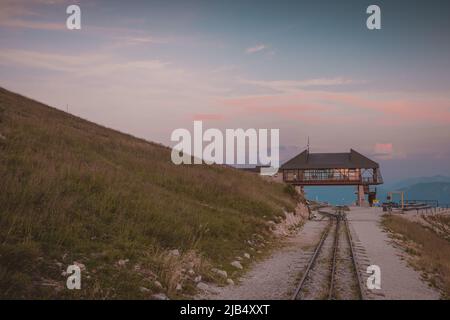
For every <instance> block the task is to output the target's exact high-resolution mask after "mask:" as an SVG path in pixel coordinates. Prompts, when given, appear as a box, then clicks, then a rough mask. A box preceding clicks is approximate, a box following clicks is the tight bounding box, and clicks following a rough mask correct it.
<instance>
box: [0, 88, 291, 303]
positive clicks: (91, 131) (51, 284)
mask: <svg viewBox="0 0 450 320" xmlns="http://www.w3.org/2000/svg"><path fill="white" fill-rule="evenodd" d="M0 135H1V136H0V181H1V183H0V296H2V297H18V298H31V297H39V298H46V297H66V298H67V297H68V298H71V297H88V298H136V297H138V298H139V297H140V298H145V297H147V296H148V295H149V294H150V293H152V292H155V291H157V290H159V289H158V288H155V287H154V280H155V279H158V281H160V282H162V285H163V287H164V289H163V290H164V291H165V292H166V293H168V294H169V295H175V290H174V287H175V285H176V283H177V282H178V281H181V280H180V279H182V277H183V275H182V273H183V270H181V267H180V266H183V268H185V267H186V266H187V267H188V268H192V269H194V271H195V272H196V273H200V274H203V275H204V277H206V278H208V277H213V276H212V275H211V274H208V271H207V270H208V269H209V266H210V265H214V266H219V267H223V268H224V269H225V270H227V269H228V270H229V262H230V259H233V257H234V256H236V255H237V254H242V252H243V251H244V250H248V248H246V246H247V244H246V243H245V242H246V241H247V240H248V239H250V238H251V237H252V236H253V237H256V235H255V234H258V235H262V236H263V237H266V238H267V237H270V232H269V227H268V223H267V222H268V220H273V219H276V218H277V216H281V215H283V209H286V210H289V211H292V210H293V209H294V207H295V205H296V200H298V199H295V198H294V196H293V195H292V192H289V191H291V190H286V188H284V187H283V185H281V184H277V183H269V182H267V181H264V180H263V179H261V178H260V177H258V176H255V175H253V174H251V173H246V172H241V171H238V170H235V169H232V168H225V167H221V166H199V165H192V166H175V165H173V164H172V163H171V161H170V149H169V148H166V147H163V146H160V145H157V144H154V143H149V142H147V141H144V140H141V139H137V138H134V137H132V136H129V135H126V134H123V133H120V132H117V131H114V130H110V129H107V128H104V127H101V126H99V125H96V124H93V123H90V122H88V121H85V120H82V119H80V118H77V117H75V116H72V115H69V114H66V113H64V112H61V111H59V110H56V109H53V108H51V107H48V106H46V105H43V104H41V103H38V102H36V101H33V100H31V99H28V98H25V97H23V96H20V95H17V94H14V93H12V92H9V91H7V90H5V89H2V88H0ZM171 249H178V250H179V251H180V252H181V254H180V255H177V254H176V253H175V254H172V255H171V254H169V250H171ZM74 261H76V262H78V263H80V265H81V264H82V265H84V266H85V268H86V271H83V278H82V290H74V291H69V290H67V289H66V288H65V281H66V277H63V276H62V275H61V272H63V271H64V270H65V268H67V265H69V264H72V263H73V262H74ZM84 266H82V269H83V270H84ZM229 271H231V270H229ZM142 286H143V287H146V288H147V289H149V291H148V290H146V289H145V290H144V289H142V288H141V289H139V288H140V287H142ZM185 286H187V287H189V286H190V284H189V283H187V284H186V285H185ZM192 286H193V285H192Z"/></svg>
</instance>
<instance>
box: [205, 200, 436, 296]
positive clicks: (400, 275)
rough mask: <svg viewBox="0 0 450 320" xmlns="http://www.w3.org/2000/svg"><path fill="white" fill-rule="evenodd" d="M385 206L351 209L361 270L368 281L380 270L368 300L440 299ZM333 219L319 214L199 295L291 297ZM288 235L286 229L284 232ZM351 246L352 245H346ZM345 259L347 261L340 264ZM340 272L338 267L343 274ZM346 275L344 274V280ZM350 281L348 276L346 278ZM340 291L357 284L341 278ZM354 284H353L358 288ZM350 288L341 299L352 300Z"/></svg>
mask: <svg viewBox="0 0 450 320" xmlns="http://www.w3.org/2000/svg"><path fill="white" fill-rule="evenodd" d="M381 215H382V211H381V209H377V208H357V207H352V208H351V211H350V212H349V213H348V219H349V226H350V230H351V235H352V238H353V244H354V247H355V251H356V256H357V262H358V266H359V268H358V270H359V272H360V275H361V277H362V279H363V282H364V283H366V281H367V278H368V276H369V274H368V273H367V272H366V269H367V267H368V266H370V265H377V266H379V267H380V269H381V289H372V290H369V289H366V292H365V294H366V296H367V298H368V299H439V298H440V294H439V292H438V291H437V290H436V289H433V288H431V287H430V286H429V285H428V284H427V283H426V282H425V281H423V280H422V279H421V277H420V274H419V273H418V272H417V271H415V270H414V269H412V268H411V267H410V266H408V264H407V262H406V261H405V260H404V258H403V255H404V253H403V252H402V251H401V249H399V248H396V247H394V246H393V244H392V242H391V240H390V239H389V237H388V235H387V234H386V233H385V232H384V230H383V228H382V227H381V225H380V219H381ZM327 224H328V220H327V219H321V216H320V215H317V218H316V220H311V221H309V220H308V221H306V222H305V223H304V224H303V226H302V227H301V228H299V229H298V230H296V231H295V232H294V233H292V234H291V235H289V236H287V237H285V238H283V240H281V241H282V245H281V246H280V248H279V249H277V250H275V251H274V252H273V253H272V254H271V255H270V256H269V257H268V258H266V259H264V260H263V261H259V262H256V263H254V264H253V265H252V267H251V268H250V269H249V271H248V272H246V273H245V275H244V276H242V277H241V278H240V279H236V280H237V281H235V283H236V284H232V285H228V286H224V287H220V286H215V285H209V286H208V287H206V288H205V290H204V291H203V292H202V294H200V295H198V296H196V298H197V299H240V300H248V299H290V298H291V297H292V294H293V292H294V290H295V288H296V286H297V284H298V282H299V280H300V276H301V274H302V272H303V270H304V268H305V267H306V265H307V263H308V261H309V258H310V257H311V254H312V252H313V250H314V247H315V245H316V244H317V243H318V241H319V239H320V236H321V234H322V232H323V230H324V228H325V227H326V225H327ZM283 232H284V233H283V234H286V231H285V230H284V231H283ZM342 250H348V248H342ZM345 265H348V264H346V263H345V262H342V263H341V264H340V266H339V268H341V267H344V266H345ZM339 274H340V271H339V269H338V275H339ZM341 280H342V279H341ZM344 282H345V281H344ZM338 283H339V285H338V286H339V287H340V288H341V291H342V290H343V291H347V290H351V289H352V287H353V285H354V282H353V284H349V285H346V284H345V283H342V281H340V282H339V281H338ZM353 289H354V288H353ZM351 296H352V295H348V294H345V292H343V293H341V294H340V295H338V298H341V299H349V298H351Z"/></svg>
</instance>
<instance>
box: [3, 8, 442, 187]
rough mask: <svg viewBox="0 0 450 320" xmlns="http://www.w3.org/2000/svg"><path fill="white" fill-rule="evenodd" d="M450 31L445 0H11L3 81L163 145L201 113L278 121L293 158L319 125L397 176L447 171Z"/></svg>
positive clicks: (316, 141) (327, 145) (213, 118)
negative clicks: (76, 24) (78, 25)
mask: <svg viewBox="0 0 450 320" xmlns="http://www.w3.org/2000/svg"><path fill="white" fill-rule="evenodd" d="M70 4H78V5H79V6H80V7H81V12H82V29H81V30H68V29H67V28H66V18H67V16H68V15H67V14H66V8H67V6H68V5H70ZM371 4H377V5H379V6H380V8H381V14H382V29H381V30H375V31H370V30H368V29H367V28H366V18H367V16H368V15H367V14H366V8H367V7H368V6H369V5H371ZM449 39H450V2H448V1H437V0H436V1H401V0H397V1H376V2H372V1H365V0H354V1H332V0H329V1H262V0H257V1H250V0H246V1H188V0H184V1H170V0H161V1H98V0H97V1H95V0H94V1H74V0H67V1H66V0H28V1H27V0H1V1H0V86H2V87H5V88H6V89H9V90H13V91H16V92H18V93H21V94H24V95H26V96H29V97H32V98H34V99H36V100H40V101H42V102H45V103H47V104H49V105H51V106H54V107H56V108H59V109H63V110H66V108H67V106H68V108H69V112H70V113H73V114H75V115H78V116H81V117H83V118H86V119H88V120H91V121H94V122H97V123H100V124H102V125H106V126H108V127H111V128H115V129H118V130H121V131H124V132H127V133H131V134H133V135H135V136H139V137H142V138H145V139H147V140H152V141H156V142H161V143H163V144H166V145H171V144H172V143H171V142H170V135H171V133H172V131H173V130H174V129H176V128H188V129H191V128H192V125H193V124H192V121H193V120H194V119H198V120H203V122H204V126H205V127H216V128H219V129H225V128H240V127H241V128H279V129H280V139H281V141H280V144H281V156H282V158H284V159H286V158H287V157H289V156H292V155H294V154H296V153H297V152H300V151H301V150H302V148H304V147H305V145H306V141H307V136H309V137H310V140H311V150H312V151H313V152H339V151H341V152H345V151H348V150H349V149H350V148H354V149H356V150H358V151H360V152H362V153H364V154H366V155H368V156H371V157H373V158H375V160H377V161H379V162H380V164H381V166H382V173H383V176H384V178H385V180H387V181H392V180H396V179H401V178H405V177H408V176H425V175H434V174H446V175H450V41H449Z"/></svg>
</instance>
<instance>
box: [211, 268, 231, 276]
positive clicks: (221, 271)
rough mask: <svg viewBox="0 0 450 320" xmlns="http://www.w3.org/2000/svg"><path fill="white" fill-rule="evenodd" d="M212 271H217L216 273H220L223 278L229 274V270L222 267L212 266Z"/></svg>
mask: <svg viewBox="0 0 450 320" xmlns="http://www.w3.org/2000/svg"><path fill="white" fill-rule="evenodd" d="M211 271H212V272H214V273H216V274H218V275H219V276H221V277H223V278H227V277H228V274H227V272H226V271H225V270H220V269H217V268H212V269H211Z"/></svg>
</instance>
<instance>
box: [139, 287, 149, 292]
mask: <svg viewBox="0 0 450 320" xmlns="http://www.w3.org/2000/svg"><path fill="white" fill-rule="evenodd" d="M139 291H140V292H150V289H149V288H146V287H140V288H139Z"/></svg>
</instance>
